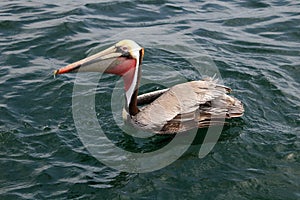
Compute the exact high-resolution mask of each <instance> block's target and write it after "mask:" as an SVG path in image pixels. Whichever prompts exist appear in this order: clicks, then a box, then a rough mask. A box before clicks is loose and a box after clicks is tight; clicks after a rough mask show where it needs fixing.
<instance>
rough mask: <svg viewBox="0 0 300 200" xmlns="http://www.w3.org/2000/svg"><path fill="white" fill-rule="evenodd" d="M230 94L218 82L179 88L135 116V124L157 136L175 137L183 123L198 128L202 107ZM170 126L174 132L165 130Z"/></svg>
mask: <svg viewBox="0 0 300 200" xmlns="http://www.w3.org/2000/svg"><path fill="white" fill-rule="evenodd" d="M229 91H230V89H229V88H227V87H225V86H222V85H218V84H217V83H216V81H215V80H208V81H192V82H187V83H183V84H178V85H176V86H173V87H171V88H170V89H169V90H167V91H166V92H164V93H163V94H162V95H161V96H160V97H158V98H157V99H156V100H155V101H153V102H152V103H151V104H149V105H147V106H145V107H144V108H142V109H141V112H139V113H138V114H137V115H136V116H135V121H136V122H137V123H138V124H139V125H140V126H142V127H143V128H145V129H148V130H151V131H154V132H158V133H162V132H172V133H173V132H175V129H177V130H179V129H181V128H180V127H182V125H183V123H184V124H186V126H188V127H197V126H198V116H199V114H200V113H199V107H200V105H205V104H207V103H209V102H211V101H212V100H214V99H217V98H218V97H220V96H223V95H225V94H226V93H227V92H229ZM192 125H193V126H192ZM171 126H172V127H173V128H172V129H173V131H168V130H166V129H169V130H170V129H171ZM167 127H168V128H167ZM174 127H176V128H174Z"/></svg>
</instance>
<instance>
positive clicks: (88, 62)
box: [54, 40, 144, 113]
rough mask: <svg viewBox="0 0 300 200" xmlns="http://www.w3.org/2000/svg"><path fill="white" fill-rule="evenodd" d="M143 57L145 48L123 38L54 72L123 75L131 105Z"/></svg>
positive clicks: (127, 100) (135, 93)
mask: <svg viewBox="0 0 300 200" xmlns="http://www.w3.org/2000/svg"><path fill="white" fill-rule="evenodd" d="M143 57H144V48H142V47H140V46H139V45H138V44H137V43H136V42H134V41H132V40H122V41H120V42H118V43H117V44H115V45H113V46H112V47H109V48H107V49H105V50H103V51H101V52H99V53H97V54H94V55H92V56H89V57H87V58H85V59H82V60H79V61H77V62H74V63H72V64H69V65H67V66H65V67H63V68H60V69H58V70H56V71H55V72H54V74H55V75H57V74H64V73H71V72H102V73H109V74H116V75H119V76H122V77H123V79H124V88H125V93H126V102H127V107H130V104H136V102H135V101H136V96H137V90H138V84H139V80H140V65H141V63H142V60H143ZM133 96H134V98H133ZM132 101H133V102H132ZM132 107H133V108H134V107H136V106H132ZM131 112H132V113H137V112H138V109H137V108H134V109H132V110H131Z"/></svg>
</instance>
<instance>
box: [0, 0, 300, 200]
mask: <svg viewBox="0 0 300 200" xmlns="http://www.w3.org/2000/svg"><path fill="white" fill-rule="evenodd" d="M299 11H300V3H299V2H298V1H292V0H284V1H281V0H280V1H279V0H271V1H258V0H249V1H246V0H245V1H235V0H232V1H223V0H216V1H177V0H176V1H155V0H150V1H92V0H88V1H76V0H73V1H56V0H53V1H35V0H32V1H20V0H14V1H7V0H4V1H1V2H0V199H299V198H300V189H299V188H300V178H299V177H300V128H299V127H300V95H299V94H300V90H299V88H300V79H299V77H300V59H299V57H300V12H299ZM126 38H129V39H132V40H135V41H137V42H138V43H139V44H140V45H141V46H143V47H144V48H145V58H144V63H143V72H142V73H143V79H142V87H141V90H140V91H141V92H146V91H151V90H154V89H159V88H163V87H169V86H171V85H173V84H176V83H179V82H185V81H191V80H197V79H201V78H203V77H205V76H213V75H214V74H217V76H218V77H219V79H220V81H222V82H223V83H224V84H225V85H227V86H229V87H231V88H232V89H233V93H232V94H233V95H234V96H236V97H238V98H239V99H240V100H241V101H242V102H243V103H244V106H245V115H244V116H243V117H242V119H239V120H236V121H234V123H233V124H232V125H231V126H229V127H225V128H224V129H223V131H222V133H221V135H220V138H219V140H218V142H217V143H216V144H215V146H214V147H213V149H212V150H211V151H210V152H209V153H208V154H207V155H206V156H205V157H203V158H199V157H198V151H199V149H200V148H201V141H202V140H203V138H204V137H205V134H206V131H207V130H199V131H198V133H197V137H196V139H195V140H194V142H193V145H191V147H190V149H189V150H188V151H187V152H185V154H184V155H182V156H181V157H180V158H179V159H177V160H176V161H175V162H173V163H172V164H170V165H168V166H166V167H164V168H161V169H159V170H155V171H151V172H148V173H130V172H124V171H120V170H116V169H113V168H112V167H110V166H107V165H106V164H104V163H103V162H101V161H100V160H98V159H96V158H95V157H94V156H93V154H92V153H91V152H90V151H89V150H88V149H87V148H86V145H85V144H84V143H83V141H82V140H81V137H80V134H79V133H78V127H77V125H76V119H74V116H73V114H74V106H76V105H74V98H76V94H74V87H75V86H76V85H79V86H85V87H86V88H89V86H92V87H91V89H90V90H86V91H82V92H81V93H79V94H77V95H78V96H84V95H89V94H91V93H93V92H94V90H93V87H94V88H95V87H96V90H95V91H96V92H95V94H96V95H95V102H97V105H96V116H97V120H98V121H99V123H100V124H101V126H102V129H103V130H104V132H105V133H106V135H107V137H108V138H109V139H110V140H111V141H113V143H114V144H116V145H118V146H119V147H121V148H123V149H126V150H128V151H133V152H151V151H154V150H156V149H160V148H162V147H163V146H165V145H167V144H168V143H169V142H170V141H172V139H173V137H174V136H162V137H157V136H154V137H151V139H149V140H146V141H144V140H143V139H136V138H135V137H132V136H128V135H127V134H124V133H123V131H122V130H121V129H120V128H119V126H118V125H120V124H122V120H121V107H122V103H124V102H123V101H122V100H119V101H116V100H114V101H112V99H113V97H114V94H116V95H115V96H117V97H119V96H118V94H119V93H114V92H116V91H117V92H118V91H119V92H122V83H121V82H120V79H119V78H118V77H114V76H112V75H103V76H102V77H101V80H99V81H96V82H93V81H91V80H94V79H95V77H96V80H98V79H97V78H98V75H95V74H90V73H87V74H80V75H79V74H78V76H77V75H76V74H68V75H63V76H59V77H56V78H54V77H53V71H54V70H55V69H58V68H60V67H63V66H65V65H67V64H69V63H71V62H74V61H77V60H79V59H82V58H84V57H86V56H88V55H90V54H92V53H94V52H96V51H98V50H100V49H103V48H105V47H108V46H110V45H113V44H114V43H116V42H118V41H119V40H121V39H126ZM115 99H116V97H115ZM120 99H123V97H122V98H120ZM80 106H82V107H83V108H85V106H86V105H80ZM86 107H88V106H86ZM87 109H88V108H87ZM94 132H95V134H97V130H94ZM103 145H105V144H103ZM117 159H118V158H117V157H116V160H117ZM153 162H155V161H153Z"/></svg>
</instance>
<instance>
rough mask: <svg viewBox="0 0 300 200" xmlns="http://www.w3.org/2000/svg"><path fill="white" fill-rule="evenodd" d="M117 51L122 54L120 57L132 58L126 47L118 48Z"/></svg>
mask: <svg viewBox="0 0 300 200" xmlns="http://www.w3.org/2000/svg"><path fill="white" fill-rule="evenodd" d="M117 51H118V52H120V53H122V56H121V57H126V58H132V56H131V54H130V52H129V49H128V47H126V46H119V47H117Z"/></svg>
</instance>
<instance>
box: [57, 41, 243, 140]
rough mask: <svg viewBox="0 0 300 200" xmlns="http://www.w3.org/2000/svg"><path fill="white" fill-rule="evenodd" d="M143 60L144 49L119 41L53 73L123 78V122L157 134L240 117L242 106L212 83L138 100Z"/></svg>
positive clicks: (183, 86) (181, 86)
mask: <svg viewBox="0 0 300 200" xmlns="http://www.w3.org/2000/svg"><path fill="white" fill-rule="evenodd" d="M143 57H144V49H143V48H142V47H140V46H139V45H138V44H137V43H136V42H134V41H132V40H122V41H120V42H118V43H117V44H115V45H114V46H112V47H110V48H108V49H106V50H104V51H101V52H99V53H97V54H95V55H92V56H90V57H87V58H85V59H82V60H80V61H77V62H75V63H72V64H70V65H67V66H65V67H63V68H61V69H58V70H56V71H55V74H64V73H71V72H101V73H110V74H115V75H119V76H122V77H123V80H124V89H125V117H124V118H125V120H126V121H129V122H130V123H132V124H133V125H134V126H136V127H138V128H140V129H143V130H146V131H150V132H153V133H157V134H172V133H178V132H184V131H188V130H190V129H194V128H204V127H209V126H214V125H223V124H224V123H225V119H230V118H235V117H241V116H242V115H243V113H244V108H243V104H242V102H241V101H239V100H238V99H236V98H235V97H232V96H229V95H228V93H229V92H230V91H231V89H230V88H228V87H226V86H223V85H219V84H218V83H217V81H216V80H214V79H207V80H199V81H191V82H186V83H182V84H178V85H175V86H173V87H171V88H168V89H164V90H159V91H154V92H150V93H147V94H143V95H140V96H138V87H139V82H140V77H141V64H142V60H143ZM141 104H143V106H142V107H141V106H139V105H141ZM138 106H139V107H138Z"/></svg>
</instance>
